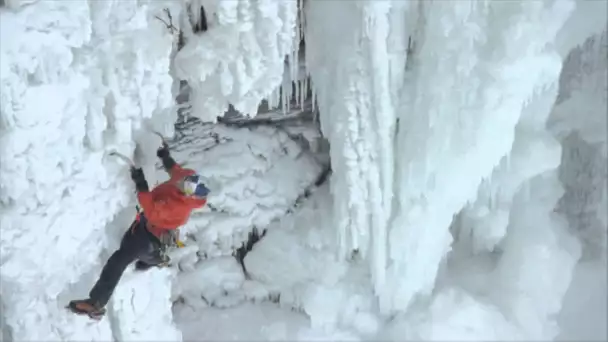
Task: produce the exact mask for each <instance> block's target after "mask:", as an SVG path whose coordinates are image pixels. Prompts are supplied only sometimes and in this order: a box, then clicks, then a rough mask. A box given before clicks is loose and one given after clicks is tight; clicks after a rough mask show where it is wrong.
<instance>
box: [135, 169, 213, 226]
mask: <svg viewBox="0 0 608 342" xmlns="http://www.w3.org/2000/svg"><path fill="white" fill-rule="evenodd" d="M194 173H195V172H194V171H193V170H190V169H185V168H182V167H181V166H179V165H177V164H175V165H174V166H173V167H172V168H171V170H169V176H170V177H171V178H170V179H169V180H168V181H166V182H164V183H162V184H159V185H158V186H157V187H155V188H154V189H152V191H149V192H139V193H138V194H137V199H138V200H139V204H140V206H141V208H142V209H143V211H144V214H145V215H146V219H147V220H148V230H149V231H150V232H151V233H152V234H154V235H155V236H156V237H159V238H160V236H161V235H162V234H163V233H164V231H166V230H172V229H177V228H179V227H180V226H182V225H183V224H185V223H186V222H187V221H188V218H189V217H190V213H191V212H192V210H193V209H196V208H200V207H202V206H204V205H205V203H207V199H204V198H202V199H201V198H193V197H190V196H186V195H184V194H183V193H182V192H181V191H180V190H179V188H178V187H177V182H178V181H180V180H181V179H183V178H184V177H186V176H189V175H192V174H194Z"/></svg>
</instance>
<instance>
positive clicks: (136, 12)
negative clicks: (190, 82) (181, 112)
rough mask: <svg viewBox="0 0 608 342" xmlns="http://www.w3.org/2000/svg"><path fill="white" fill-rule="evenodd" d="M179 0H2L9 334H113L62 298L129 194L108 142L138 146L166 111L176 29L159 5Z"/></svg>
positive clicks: (93, 265) (96, 265) (128, 148)
mask: <svg viewBox="0 0 608 342" xmlns="http://www.w3.org/2000/svg"><path fill="white" fill-rule="evenodd" d="M174 3H175V2H171V1H169V2H162V1H134V0H133V1H124V0H119V1H90V2H89V1H39V2H36V1H27V2H19V1H10V3H9V5H10V6H11V8H8V9H7V8H4V9H1V12H0V25H1V26H0V35H1V37H0V40H1V41H2V44H0V90H1V121H0V129H1V131H0V132H1V134H0V148H1V149H2V150H1V152H0V155H1V156H2V162H1V165H0V189H1V192H0V193H1V195H0V203H1V205H2V216H1V222H0V225H1V226H2V234H1V243H2V244H1V250H0V253H1V254H0V257H1V259H2V267H1V270H0V272H1V279H2V280H1V285H2V302H3V303H2V304H3V308H4V310H3V315H4V320H5V323H6V324H7V325H8V326H10V330H11V331H12V338H13V339H14V340H19V341H24V340H27V341H35V340H44V341H49V340H55V341H59V340H111V339H112V332H111V331H110V325H109V323H108V321H107V320H104V321H102V322H100V323H99V324H96V325H89V324H88V320H87V319H85V318H81V317H77V316H74V315H70V314H68V313H67V311H65V309H64V308H63V307H64V306H65V304H66V302H59V301H58V299H57V298H58V296H61V300H65V301H67V300H69V299H71V297H72V296H73V295H74V294H72V293H70V290H69V289H70V288H71V285H73V284H74V283H78V282H79V281H80V280H81V277H82V276H83V274H85V273H87V274H95V276H97V274H98V272H99V270H100V262H103V261H105V260H100V259H101V258H100V252H101V251H102V249H103V248H104V240H105V238H104V237H105V235H106V232H105V230H104V227H105V226H106V224H107V223H108V222H110V221H111V220H112V219H113V217H114V215H115V214H116V213H117V212H118V211H119V210H120V209H122V208H123V207H124V206H125V205H127V204H128V203H129V202H130V201H131V200H132V199H133V197H132V196H133V193H132V190H133V188H132V184H131V182H130V180H129V178H128V169H127V167H126V166H125V165H124V164H123V163H121V162H120V161H118V160H115V159H112V158H108V157H107V156H105V153H106V152H108V151H109V150H110V149H117V150H119V151H121V152H123V153H124V154H127V155H129V154H131V153H132V152H133V148H134V140H135V139H136V138H137V135H138V132H139V130H140V127H141V125H142V122H143V120H144V119H155V120H159V119H160V120H161V121H162V119H163V118H170V117H171V115H168V113H167V109H168V108H169V107H170V106H171V105H172V92H171V87H172V83H173V80H172V78H171V77H170V76H169V64H170V56H171V53H172V49H173V43H174V39H173V36H172V35H171V34H170V33H169V31H167V29H166V27H165V25H164V24H162V23H161V22H160V21H159V20H158V19H155V18H154V16H156V15H158V16H162V15H163V12H162V8H163V6H171V4H174ZM90 278H91V280H92V278H93V276H90ZM83 282H84V281H83ZM91 285H92V284H91V283H89V282H88V280H87V283H86V284H82V286H83V287H90V286H91ZM34 326H36V328H33V327H34ZM161 328H162V327H159V329H161Z"/></svg>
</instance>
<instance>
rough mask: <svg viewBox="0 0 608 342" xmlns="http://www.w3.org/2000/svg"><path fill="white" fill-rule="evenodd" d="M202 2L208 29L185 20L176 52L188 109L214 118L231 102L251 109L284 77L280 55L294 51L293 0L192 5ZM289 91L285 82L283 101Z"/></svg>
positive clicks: (295, 10)
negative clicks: (194, 29)
mask: <svg viewBox="0 0 608 342" xmlns="http://www.w3.org/2000/svg"><path fill="white" fill-rule="evenodd" d="M203 4H204V8H205V13H206V18H207V23H208V26H209V29H208V31H206V32H204V34H198V35H196V34H194V33H191V32H192V31H191V30H189V29H187V26H186V29H185V30H184V32H185V35H184V36H185V37H186V38H185V40H186V43H185V46H184V47H183V49H181V50H180V51H179V53H178V54H177V56H176V57H175V66H176V76H177V77H178V78H180V79H182V80H185V81H187V82H188V85H189V86H190V89H191V93H190V102H191V103H192V112H193V113H195V115H196V116H199V117H201V118H203V119H204V120H205V121H213V120H215V118H216V117H217V116H219V115H223V114H224V112H225V111H226V110H227V109H228V105H229V104H232V105H233V106H234V108H235V109H237V110H238V111H240V112H241V113H243V114H250V115H255V114H256V113H257V109H258V106H259V104H260V100H261V99H264V98H267V97H270V96H271V95H272V94H273V93H276V91H278V89H277V86H278V85H280V84H282V83H283V76H284V68H285V57H286V56H287V55H291V54H292V53H293V54H294V55H295V56H297V47H298V45H299V34H297V35H296V29H297V28H298V27H299V25H298V22H297V17H298V15H297V14H298V2H297V1H217V2H209V1H194V2H193V4H192V6H193V8H199V7H200V6H202V5H203ZM195 12H196V13H198V11H196V10H195ZM292 60H293V58H292ZM295 65H297V63H295ZM288 94H291V87H290V86H289V87H286V91H284V92H283V98H282V99H283V103H285V102H286V100H287V95H288ZM275 97H276V96H274V97H272V98H275ZM274 104H278V102H277V103H274Z"/></svg>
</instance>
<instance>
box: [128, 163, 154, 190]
mask: <svg viewBox="0 0 608 342" xmlns="http://www.w3.org/2000/svg"><path fill="white" fill-rule="evenodd" d="M131 179H132V180H133V182H134V183H135V190H137V192H148V191H150V189H149V187H148V182H147V181H146V177H145V176H144V170H142V169H141V168H136V167H131Z"/></svg>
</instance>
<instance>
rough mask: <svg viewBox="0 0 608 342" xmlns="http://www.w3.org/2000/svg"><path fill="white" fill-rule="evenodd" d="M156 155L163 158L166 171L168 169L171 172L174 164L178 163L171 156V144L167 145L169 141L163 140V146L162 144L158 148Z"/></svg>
mask: <svg viewBox="0 0 608 342" xmlns="http://www.w3.org/2000/svg"><path fill="white" fill-rule="evenodd" d="M156 156H157V157H158V158H160V159H161V160H162V162H163V167H164V168H165V171H167V172H169V170H171V169H172V168H173V166H174V165H175V164H176V163H175V160H173V158H171V153H170V152H169V146H167V143H165V142H164V141H163V146H161V147H160V148H159V149H158V150H156Z"/></svg>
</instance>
